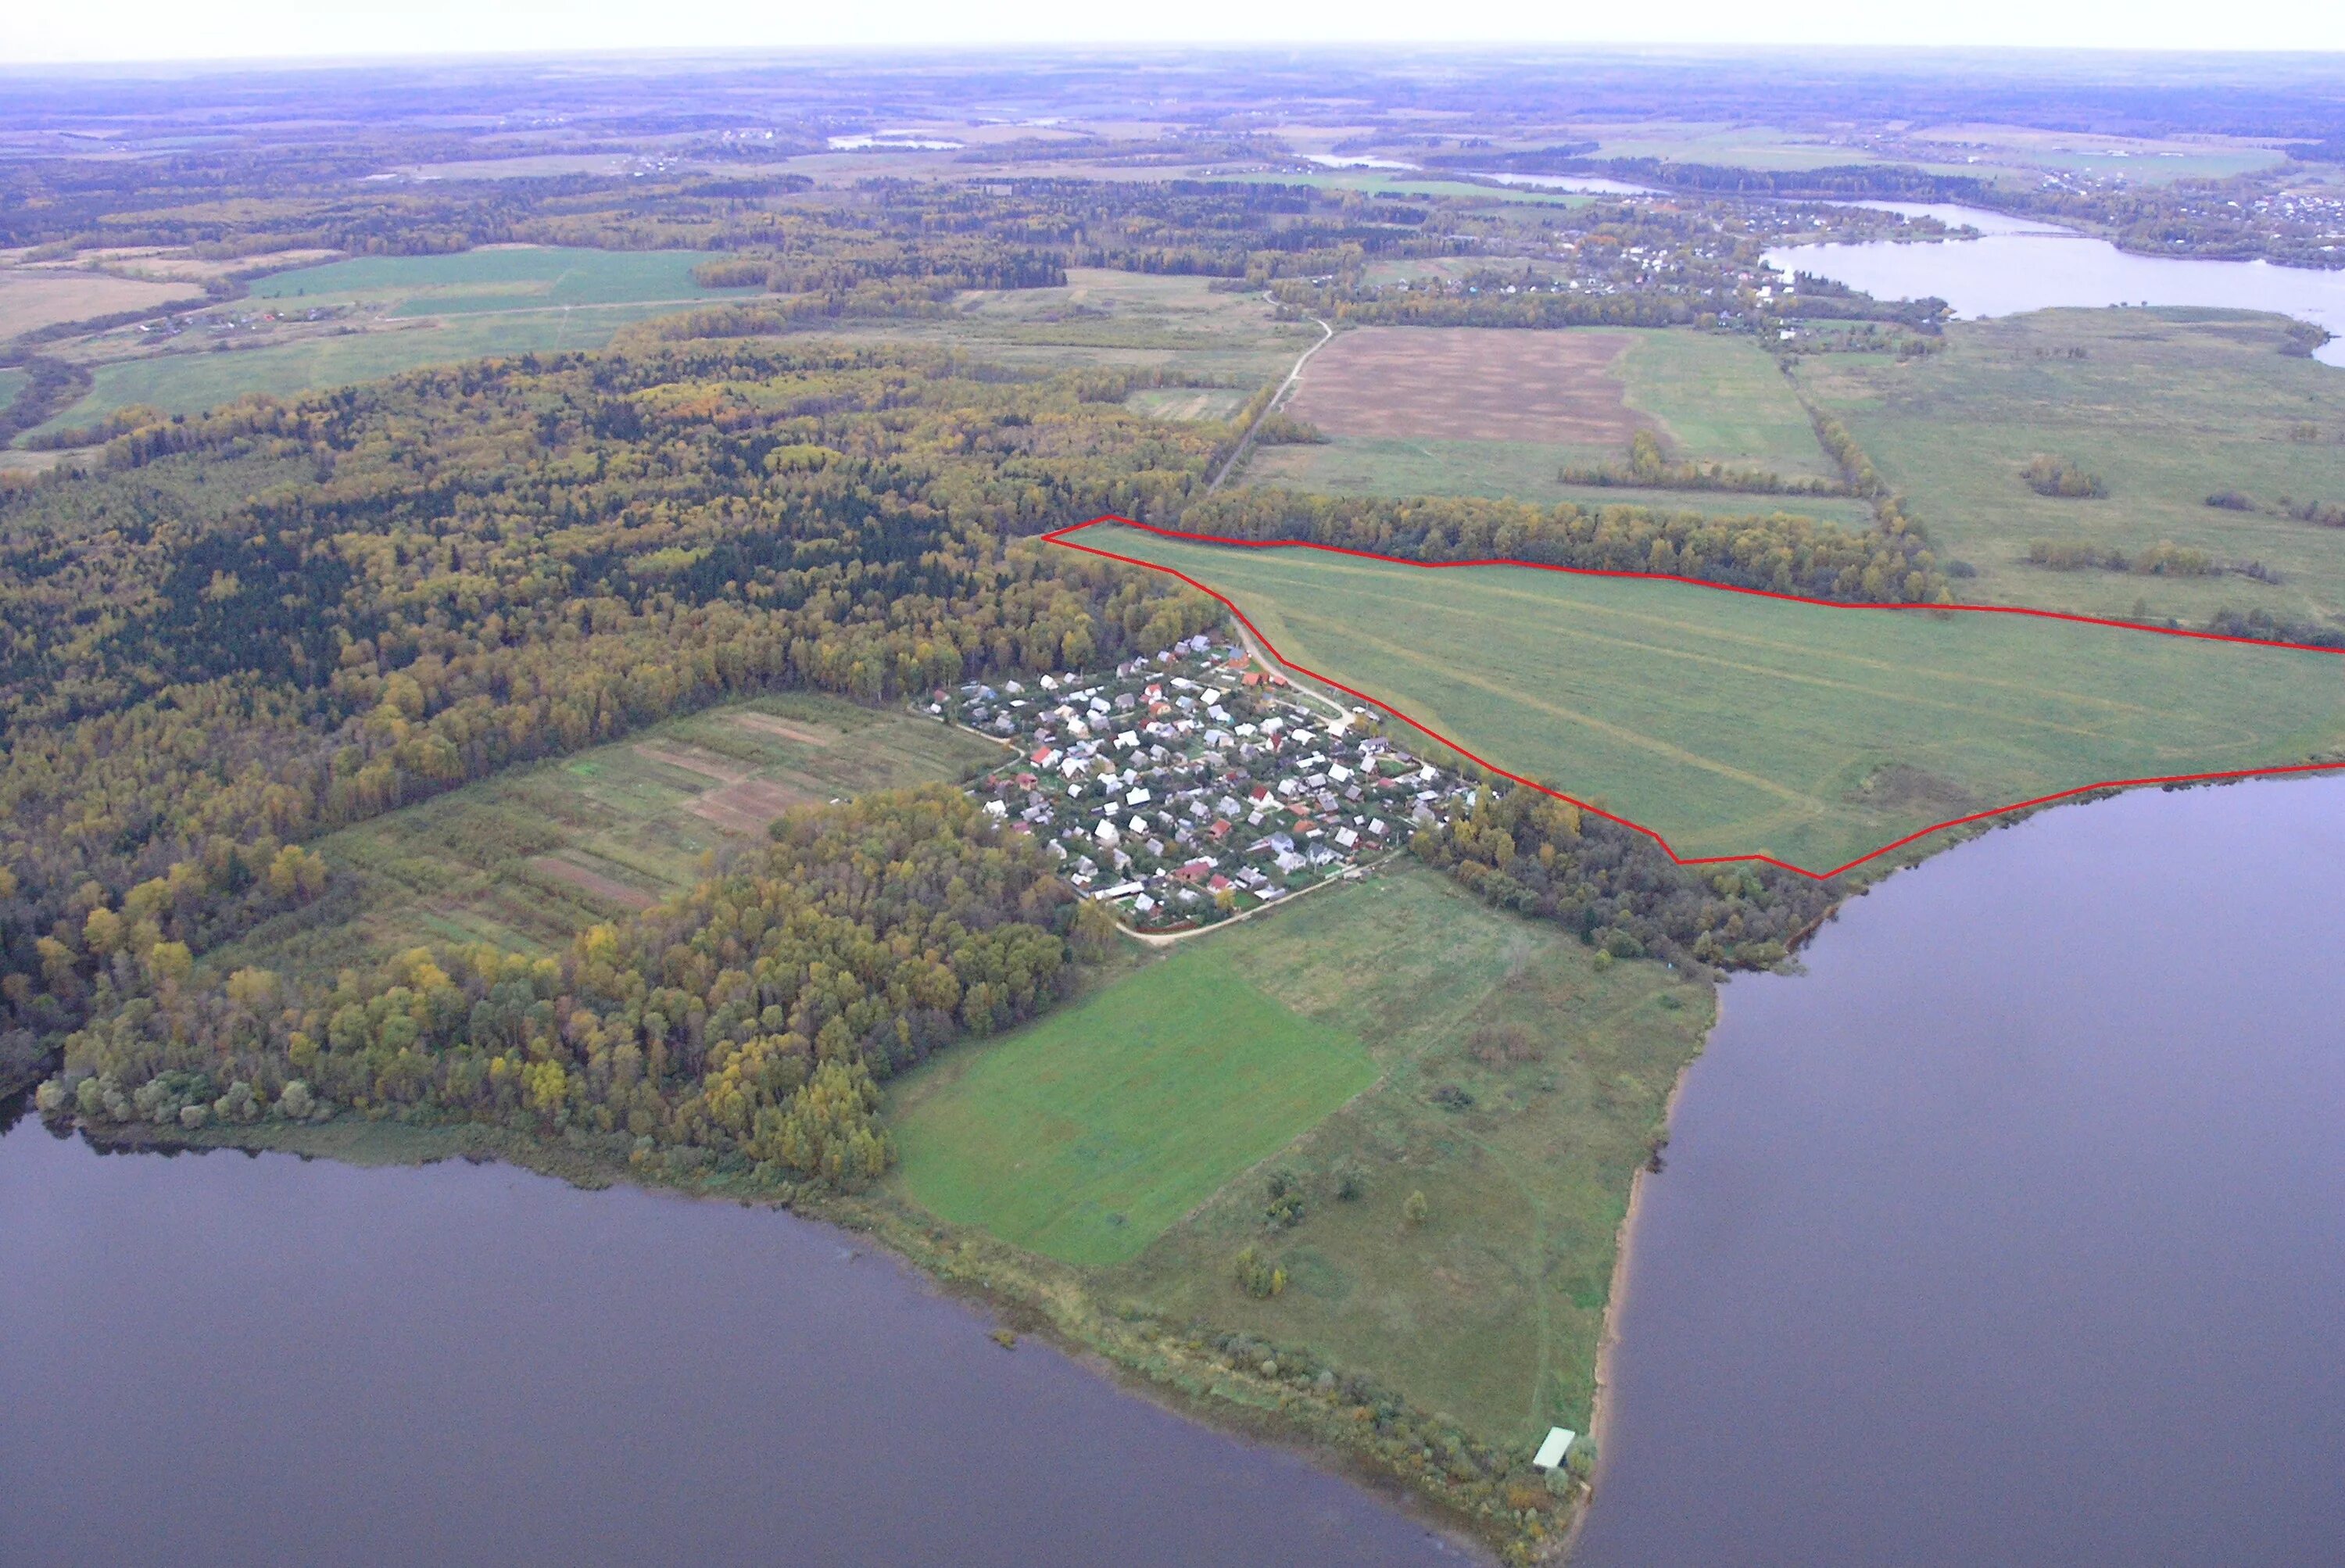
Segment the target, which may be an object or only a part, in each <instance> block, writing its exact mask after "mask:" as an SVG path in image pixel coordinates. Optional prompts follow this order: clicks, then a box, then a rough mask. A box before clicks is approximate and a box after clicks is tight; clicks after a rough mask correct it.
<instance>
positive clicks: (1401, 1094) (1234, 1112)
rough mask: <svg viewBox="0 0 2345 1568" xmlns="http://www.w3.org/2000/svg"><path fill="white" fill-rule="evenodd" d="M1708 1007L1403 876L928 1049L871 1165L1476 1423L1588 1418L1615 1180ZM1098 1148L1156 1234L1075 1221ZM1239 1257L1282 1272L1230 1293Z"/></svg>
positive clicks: (921, 1199)
mask: <svg viewBox="0 0 2345 1568" xmlns="http://www.w3.org/2000/svg"><path fill="white" fill-rule="evenodd" d="M1711 1017H1712V1003H1711V991H1710V988H1709V987H1708V986H1706V985H1701V984H1697V983H1688V982H1686V981H1683V980H1681V979H1679V978H1678V977H1676V976H1674V975H1672V974H1671V973H1670V971H1668V970H1666V969H1664V968H1663V967H1662V966H1660V964H1657V963H1622V964H1614V965H1610V966H1609V967H1606V968H1602V969H1599V968H1598V967H1597V966H1596V964H1595V962H1594V959H1593V956H1592V954H1590V953H1589V951H1588V950H1587V949H1585V948H1583V947H1582V946H1581V945H1580V944H1579V942H1577V941H1576V940H1574V939H1573V938H1572V937H1571V936H1570V935H1569V934H1568V933H1567V932H1561V931H1558V930H1557V929H1555V928H1553V927H1548V926H1541V925H1538V924H1536V923H1534V922H1531V921H1523V920H1519V919H1517V918H1515V917H1513V916H1510V915H1506V914H1502V913H1499V912H1497V911H1493V910H1491V909H1489V908H1487V907H1486V906H1485V905H1483V904H1481V903H1480V902H1478V901H1477V900H1475V899H1474V898H1473V897H1471V896H1470V895H1468V894H1467V893H1465V892H1463V891H1460V890H1458V889H1457V887H1456V886H1455V885H1454V884H1452V883H1450V882H1449V881H1447V880H1446V879H1444V878H1442V877H1439V876H1437V875H1436V874H1434V873H1432V872H1429V871H1424V870H1422V869H1419V868H1415V867H1401V868H1396V869H1394V870H1391V871H1386V872H1382V873H1379V874H1377V875H1376V876H1372V877H1369V878H1367V879H1365V881H1360V882H1357V883H1348V884H1343V885H1339V886H1337V887H1334V888H1330V889H1328V890H1327V891H1325V892H1324V893H1315V894H1313V895H1312V896H1311V897H1310V898H1308V899H1304V900H1302V901H1299V902H1297V903H1295V904H1293V905H1291V906H1289V907H1287V908H1284V909H1281V910H1279V911H1276V912H1275V913H1274V914H1272V915H1268V916H1264V917H1263V918H1261V919H1257V920H1253V921H1244V922H1243V923H1241V924H1238V925H1234V926H1228V927H1224V928H1223V929H1222V930H1220V931H1217V932H1214V933H1213V934H1212V935H1211V936H1208V937H1204V938H1202V939H1200V940H1199V941H1197V942H1194V943H1193V944H1189V945H1188V946H1185V947H1184V948H1183V949H1181V950H1179V951H1178V952H1175V953H1174V954H1173V956H1171V957H1169V958H1152V959H1151V960H1149V961H1147V962H1146V966H1145V967H1142V968H1140V969H1138V970H1137V971H1136V972H1132V973H1130V974H1128V975H1127V976H1125V977H1124V978H1122V979H1121V980H1119V981H1116V982H1114V983H1111V984H1110V985H1108V986H1107V987H1105V988H1103V989H1102V990H1101V991H1100V992H1098V993H1094V995H1093V996H1092V997H1091V998H1090V999H1089V1000H1088V1001H1087V1002H1085V1003H1081V1004H1079V1005H1078V1007H1077V1009H1075V1010H1073V1011H1071V1012H1070V1013H1064V1014H1061V1015H1060V1016H1059V1017H1057V1018H1054V1019H1050V1020H1045V1021H1044V1022H1042V1023H1040V1024H1039V1025H1037V1026H1035V1027H1033V1028H1031V1029H1029V1030H1027V1031H1024V1032H1022V1033H1019V1034H1014V1035H1010V1036H1008V1037H1005V1038H1003V1039H1001V1040H1000V1041H995V1042H991V1043H983V1044H979V1043H972V1044H969V1045H967V1046H963V1047H958V1048H956V1049H955V1050H954V1051H952V1052H950V1053H948V1054H945V1055H944V1056H943V1057H941V1058H939V1060H937V1061H936V1062H933V1063H931V1064H929V1065H927V1066H924V1067H922V1068H921V1069H920V1070H919V1072H918V1073H916V1074H912V1075H911V1076H910V1077H909V1079H907V1080H905V1081H904V1082H903V1083H901V1084H899V1085H898V1088H897V1089H896V1091H895V1093H896V1095H897V1107H898V1108H897V1110H896V1111H895V1113H894V1116H895V1126H896V1129H897V1136H898V1142H899V1145H900V1146H901V1148H902V1150H903V1156H904V1164H903V1167H902V1170H901V1172H900V1173H899V1174H898V1176H895V1177H892V1178H891V1180H892V1181H893V1183H894V1184H895V1186H896V1190H898V1191H899V1192H901V1193H903V1194H904V1195H906V1196H909V1197H910V1198H911V1199H913V1200H914V1201H915V1202H918V1203H919V1204H921V1205H922V1206H924V1207H928V1208H929V1209H930V1210H931V1211H933V1212H935V1213H937V1214H938V1215H939V1216H942V1217H952V1218H959V1219H961V1221H962V1222H963V1223H968V1224H973V1225H978V1226H982V1227H987V1228H993V1229H997V1230H998V1231H999V1232H1000V1234H1002V1235H1005V1236H1007V1237H1010V1239H1012V1240H1023V1241H1025V1244H1026V1245H1029V1246H1038V1247H1039V1249H1041V1250H1045V1251H1051V1252H1052V1253H1053V1254H1054V1255H1055V1256H1060V1257H1071V1258H1073V1259H1074V1260H1076V1261H1079V1262H1081V1263H1082V1264H1084V1265H1085V1266H1086V1272H1087V1277H1088V1278H1090V1279H1091V1282H1092V1283H1093V1284H1094V1285H1095V1286H1097V1288H1099V1289H1100V1290H1101V1293H1102V1294H1103V1295H1105V1296H1106V1297H1107V1298H1110V1299H1132V1300H1134V1301H1136V1302H1138V1303H1140V1304H1141V1305H1142V1306H1143V1307H1145V1308H1148V1309H1150V1310H1152V1311H1153V1312H1156V1313H1158V1314H1160V1315H1162V1316H1163V1317H1165V1318H1167V1319H1171V1320H1173V1321H1175V1322H1182V1321H1189V1320H1199V1321H1204V1322H1210V1323H1213V1324H1216V1325H1221V1326H1226V1327H1231V1328H1237V1329H1244V1330H1246V1331H1249V1332H1252V1333H1256V1334H1259V1335H1261V1336H1263V1337H1264V1338H1265V1339H1272V1340H1274V1341H1275V1342H1278V1343H1282V1344H1303V1345H1307V1346H1308V1347H1310V1348H1311V1349H1313V1350H1314V1351H1315V1352H1316V1353H1317V1354H1319V1355H1320V1356H1322V1357H1325V1359H1329V1360H1331V1361H1333V1362H1334V1363H1335V1364H1336V1365H1338V1366H1351V1367H1360V1368H1365V1369H1373V1370H1374V1371H1375V1373H1376V1376H1377V1377H1378V1378H1379V1379H1380V1380H1384V1381H1386V1382H1387V1383H1389V1384H1391V1385H1393V1386H1394V1387H1396V1389H1397V1390H1399V1391H1400V1392H1402V1393H1403V1394H1405V1395H1406V1396H1407V1397H1408V1398H1409V1399H1410V1400H1413V1401H1415V1402H1416V1403H1418V1404H1419V1405H1421V1406H1423V1407H1425V1408H1427V1409H1431V1410H1439V1411H1441V1412H1443V1413H1445V1414H1447V1415H1448V1416H1450V1417H1452V1418H1453V1419H1455V1420H1458V1421H1460V1422H1462V1423H1464V1424H1465V1425H1467V1427H1469V1428H1470V1429H1472V1430H1473V1431H1477V1432H1478V1433H1480V1434H1481V1435H1483V1436H1484V1437H1486V1438H1487V1439H1489V1440H1490V1441H1496V1442H1503V1443H1508V1444H1514V1443H1520V1442H1524V1441H1532V1440H1535V1439H1536V1437H1537V1436H1538V1434H1539V1433H1541V1432H1544V1431H1546V1429H1547V1427H1548V1426H1549V1425H1551V1424H1558V1423H1559V1424H1562V1425H1565V1426H1568V1427H1572V1428H1574V1429H1576V1430H1579V1431H1585V1430H1587V1426H1588V1420H1587V1416H1588V1408H1589V1395H1590V1392H1591V1390H1592V1387H1593V1380H1594V1370H1595V1361H1596V1352H1597V1347H1598V1343H1599V1338H1600V1334H1601V1329H1602V1322H1603V1313H1604V1308H1605V1304H1606V1302H1607V1301H1608V1300H1609V1295H1610V1290H1611V1283H1612V1268H1613V1258H1614V1240H1615V1236H1616V1233H1617V1232H1618V1230H1619V1224H1620V1219H1621V1217H1622V1215H1623V1214H1624V1213H1625V1211H1626V1208H1627V1204H1628V1199H1629V1184H1630V1181H1631V1178H1632V1176H1633V1175H1634V1172H1635V1171H1636V1168H1637V1166H1638V1165H1639V1163H1640V1162H1641V1161H1642V1160H1643V1159H1644V1157H1645V1155H1646V1152H1647V1148H1648V1143H1649V1140H1650V1138H1651V1137H1652V1136H1653V1135H1655V1133H1656V1132H1657V1131H1658V1130H1659V1128H1660V1121H1661V1115H1662V1109H1663V1105H1664V1104H1665V1102H1666V1100H1667V1097H1668V1095H1669V1091H1670V1085H1671V1084H1673V1083H1674V1082H1675V1081H1676V1077H1677V1074H1678V1073H1679V1072H1680V1069H1682V1068H1683V1066H1684V1065H1685V1064H1686V1063H1688V1062H1689V1061H1690V1060H1691V1059H1692V1058H1693V1056H1694V1054H1695V1053H1696V1052H1697V1051H1698V1050H1699V1049H1700V1044H1701V1039H1702V1035H1703V1033H1704V1032H1705V1031H1706V1030H1707V1029H1708V1028H1709V1025H1710V1023H1711ZM1171 1041H1181V1042H1184V1044H1182V1045H1181V1046H1180V1047H1179V1049H1178V1054H1177V1056H1173V1058H1172V1059H1170V1060H1168V1059H1167V1053H1166V1052H1165V1050H1164V1043H1166V1042H1171ZM1305 1041H1315V1042H1316V1043H1317V1044H1315V1045H1310V1044H1303V1042H1305ZM1282 1059H1284V1061H1285V1062H1286V1063H1287V1065H1286V1066H1284V1067H1281V1066H1280V1062H1281V1061H1282ZM1265 1074H1266V1075H1267V1080H1268V1081H1267V1082H1264V1075H1265ZM1355 1091H1357V1092H1355ZM1119 1157H1120V1158H1122V1160H1124V1161H1125V1162H1127V1163H1125V1164H1123V1165H1122V1166H1117V1165H1115V1163H1114V1162H1115V1160H1116V1159H1117V1158H1119ZM1339 1169H1343V1170H1347V1171H1350V1172H1351V1173H1353V1176H1354V1179H1355V1182H1356V1183H1357V1196H1355V1197H1353V1198H1350V1199H1344V1198H1339V1197H1338V1196H1335V1191H1336V1173H1337V1171H1338V1170H1339ZM1118 1170H1129V1171H1130V1172H1131V1173H1132V1175H1131V1176H1129V1177H1125V1176H1120V1175H1114V1176H1112V1172H1114V1171H1118ZM1274 1171H1275V1172H1281V1173H1284V1175H1285V1176H1288V1177H1290V1178H1291V1179H1292V1182H1293V1183H1294V1186H1295V1188H1296V1190H1298V1191H1299V1192H1300V1193H1301V1194H1302V1197H1303V1214H1302V1217H1301V1218H1300V1221H1299V1222H1298V1223H1296V1224H1294V1225H1292V1226H1288V1227H1274V1226H1272V1225H1270V1224H1268V1223H1267V1222H1266V1220H1265V1217H1264V1205H1265V1203H1266V1201H1267V1197H1268V1193H1267V1187H1266V1183H1267V1179H1268V1176H1269V1175H1270V1174H1271V1173H1272V1172H1274ZM1111 1179H1113V1180H1117V1181H1127V1180H1128V1181H1130V1182H1132V1183H1135V1184H1144V1185H1138V1186H1133V1187H1132V1190H1133V1191H1141V1192H1145V1193H1148V1194H1154V1193H1155V1192H1157V1191H1158V1190H1159V1186H1162V1185H1166V1184H1170V1185H1171V1186H1172V1187H1173V1190H1171V1191H1168V1192H1167V1193H1166V1201H1165V1202H1164V1203H1163V1204H1161V1205H1159V1206H1158V1207H1157V1208H1156V1209H1155V1210H1154V1211H1153V1213H1152V1217H1151V1220H1150V1229H1149V1232H1148V1234H1146V1235H1135V1234H1134V1232H1135V1229H1136V1227H1138V1224H1139V1222H1140V1220H1141V1217H1142V1214H1141V1211H1140V1210H1138V1209H1137V1208H1134V1209H1131V1210H1124V1211H1121V1212H1125V1214H1126V1221H1125V1224H1124V1225H1123V1226H1122V1227H1112V1228H1108V1229H1101V1228H1099V1227H1098V1223H1097V1218H1096V1217H1095V1216H1096V1214H1097V1211H1096V1208H1095V1207H1088V1206H1092V1205H1094V1204H1095V1203H1096V1201H1098V1200H1099V1199H1100V1198H1101V1196H1103V1195H1104V1193H1105V1192H1106V1191H1107V1190H1108V1189H1109V1187H1108V1184H1109V1182H1110V1180H1111ZM1412 1192H1423V1193H1424V1194H1425V1195H1426V1203H1427V1207H1428V1215H1427V1217H1426V1222H1425V1223H1424V1225H1422V1226H1421V1227H1410V1226H1408V1225H1406V1223H1405V1222H1404V1220H1403V1217H1402V1213H1401V1210H1402V1206H1403V1205H1404V1204H1405V1203H1406V1201H1407V1198H1408V1195H1409V1194H1410V1193H1412ZM1115 1201H1117V1202H1124V1201H1127V1200H1126V1199H1125V1198H1124V1197H1123V1196H1122V1195H1121V1194H1120V1193H1119V1196H1117V1198H1116V1200H1115ZM1135 1201H1136V1200H1135ZM1175 1205H1177V1207H1174V1206H1175ZM1167 1208H1170V1209H1172V1211H1173V1212H1172V1213H1171V1214H1170V1215H1166V1214H1165V1212H1164V1211H1165V1210H1166V1209H1167ZM1111 1212H1117V1211H1114V1210H1111ZM1079 1214H1080V1215H1084V1216H1086V1217H1085V1218H1083V1219H1081V1220H1080V1221H1078V1220H1077V1219H1075V1218H1074V1217H1075V1216H1077V1215H1079ZM1059 1215H1064V1216H1066V1218H1054V1217H1055V1216H1059ZM1168 1220H1169V1221H1171V1223H1170V1225H1169V1228H1167V1221H1168ZM1160 1232H1161V1234H1158V1233H1160ZM1035 1237H1041V1243H1042V1244H1038V1242H1037V1241H1036V1240H1035V1239H1033V1238H1035ZM1043 1244H1047V1245H1043ZM1243 1247H1255V1248H1256V1249H1257V1250H1258V1252H1259V1253H1260V1255H1261V1256H1262V1257H1264V1259H1265V1260H1266V1261H1268V1262H1270V1263H1272V1264H1273V1265H1274V1266H1275V1267H1278V1268H1284V1269H1285V1270H1286V1273H1287V1278H1288V1283H1287V1287H1286V1288H1285V1290H1284V1292H1282V1293H1281V1294H1280V1295H1278V1296H1277V1297H1275V1298H1270V1299H1267V1300H1258V1299H1256V1298H1252V1297H1249V1296H1247V1295H1246V1294H1245V1293H1244V1291H1242V1290H1240V1289H1239V1288H1238V1287H1237V1286H1236V1284H1235V1283H1234V1282H1233V1271H1232V1264H1233V1259H1234V1257H1236V1255H1237V1253H1238V1251H1239V1250H1240V1249H1241V1248H1243Z"/></svg>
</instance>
